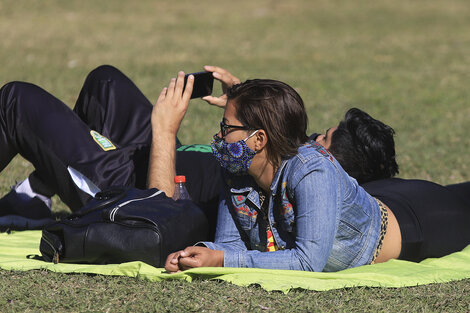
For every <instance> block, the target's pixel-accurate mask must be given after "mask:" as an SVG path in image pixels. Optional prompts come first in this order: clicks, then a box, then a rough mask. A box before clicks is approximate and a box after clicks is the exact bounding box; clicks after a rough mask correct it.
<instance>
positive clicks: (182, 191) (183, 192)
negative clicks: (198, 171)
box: [173, 175, 191, 201]
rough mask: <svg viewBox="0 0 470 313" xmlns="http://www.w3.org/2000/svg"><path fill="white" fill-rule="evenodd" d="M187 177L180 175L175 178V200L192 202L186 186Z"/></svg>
mask: <svg viewBox="0 0 470 313" xmlns="http://www.w3.org/2000/svg"><path fill="white" fill-rule="evenodd" d="M185 183H186V176H183V175H180V176H175V184H176V186H175V193H174V194H173V200H175V201H176V200H191V197H190V196H189V193H188V190H187V189H186V186H185Z"/></svg>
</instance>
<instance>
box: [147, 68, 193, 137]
mask: <svg viewBox="0 0 470 313" xmlns="http://www.w3.org/2000/svg"><path fill="white" fill-rule="evenodd" d="M193 84H194V76H192V75H190V76H189V77H188V82H187V84H186V88H185V90H184V92H183V87H184V72H179V73H178V78H172V79H171V81H170V84H169V85H168V87H166V88H163V90H162V92H161V93H160V96H159V97H158V99H157V103H156V104H155V105H154V106H153V110H152V119H151V122H152V134H153V137H155V136H156V135H157V136H159V135H162V134H164V135H166V134H170V135H174V136H175V137H176V133H177V132H178V129H179V127H180V125H181V121H182V120H183V117H184V115H185V114H186V111H187V110H188V103H189V100H190V98H191V93H192V91H193Z"/></svg>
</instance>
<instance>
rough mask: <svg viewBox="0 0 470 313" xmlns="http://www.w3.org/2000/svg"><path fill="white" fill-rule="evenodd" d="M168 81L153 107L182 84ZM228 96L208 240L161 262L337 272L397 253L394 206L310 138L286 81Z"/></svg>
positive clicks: (257, 84)
mask: <svg viewBox="0 0 470 313" xmlns="http://www.w3.org/2000/svg"><path fill="white" fill-rule="evenodd" d="M214 76H215V75H214ZM215 77H216V76H215ZM216 78H217V77H216ZM178 79H179V78H178ZM175 86H178V80H177V81H176V83H175V82H173V81H172V83H171V84H170V86H169V88H168V89H167V90H164V91H163V92H162V95H161V98H159V101H157V105H156V108H155V109H154V111H158V110H161V111H162V112H163V111H164V110H165V101H166V100H165V98H166V97H168V96H166V95H167V94H168V93H170V98H173V97H174V94H178V93H181V88H182V86H180V87H179V89H178V87H175ZM185 93H186V91H185ZM226 96H227V104H226V107H225V112H224V117H223V120H222V122H221V124H220V128H221V129H220V132H219V133H218V134H217V135H215V136H214V139H213V142H212V147H213V151H214V155H215V156H216V158H217V159H218V160H219V162H220V164H221V166H222V168H223V169H224V170H223V171H224V174H223V177H224V186H223V188H222V189H223V191H222V194H221V199H220V205H219V214H218V221H217V231H216V237H215V241H214V242H213V243H210V242H203V243H200V244H199V245H202V246H194V247H188V248H186V249H185V250H183V251H178V252H175V253H173V254H171V255H170V256H169V257H168V259H167V263H166V266H165V267H166V269H167V270H168V271H170V272H176V271H179V270H182V269H187V268H192V267H199V266H226V267H257V268H272V269H292V270H306V271H337V270H341V269H345V268H349V267H355V266H360V265H364V264H370V263H372V262H383V261H386V260H388V259H391V258H396V257H398V255H399V254H400V232H399V227H398V224H397V221H396V219H395V217H394V215H393V213H392V212H391V211H390V210H389V209H388V208H387V207H386V206H385V205H384V204H383V203H381V202H380V201H379V200H377V199H374V198H373V197H371V196H370V195H369V194H367V193H366V192H365V191H364V190H363V189H362V188H361V187H360V186H359V185H358V184H357V182H356V181H355V180H354V179H353V178H351V177H350V176H348V175H347V174H346V173H345V172H344V170H343V169H342V168H341V166H340V165H339V164H338V162H337V161H336V160H335V159H334V157H333V156H332V155H330V154H329V152H328V151H327V150H326V149H324V148H323V147H322V146H321V145H319V144H316V143H314V142H308V137H307V135H306V128H307V114H306V112H305V108H304V104H303V101H302V99H301V98H300V96H299V95H298V94H297V92H296V91H295V90H294V89H292V88H291V87H290V86H288V85H286V84H284V83H281V82H278V81H273V80H251V81H247V82H245V83H242V84H238V85H235V86H233V87H232V88H230V89H229V90H228V91H227V94H226ZM169 102H171V101H169ZM183 102H184V101H183ZM159 103H160V104H159ZM177 106H178V105H177ZM176 115H178V114H176ZM183 115H184V113H183ZM154 116H155V119H158V116H163V114H158V113H155V114H154ZM154 116H152V123H153V118H154ZM166 116H168V112H167V114H166ZM179 116H181V114H179ZM181 118H182V117H181ZM155 124H157V123H155ZM177 125H179V123H178V124H177ZM158 131H159V132H156V131H155V132H154V133H155V134H162V132H163V134H164V133H165V130H164V129H162V128H160V129H159V130H158ZM158 136H162V140H163V138H165V135H158ZM158 136H156V137H158ZM167 137H168V136H167ZM168 138H169V137H168ZM168 138H167V139H168ZM156 139H158V138H156ZM162 140H161V141H162ZM157 141H158V140H157ZM152 151H153V149H152ZM155 153H157V151H155ZM160 160H162V159H161V158H160ZM158 163H159V164H161V163H162V162H158ZM150 172H152V168H151V167H150ZM156 172H158V171H156ZM149 177H154V176H153V175H150V176H149ZM149 179H150V178H149ZM168 181H169V180H168ZM149 185H152V184H149ZM158 186H160V189H163V188H161V185H158ZM170 188H171V187H170ZM167 193H170V194H171V190H169V192H167ZM387 225H388V226H387ZM385 230H386V231H385ZM204 246H205V247H204Z"/></svg>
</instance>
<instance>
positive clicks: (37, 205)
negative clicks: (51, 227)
mask: <svg viewBox="0 0 470 313" xmlns="http://www.w3.org/2000/svg"><path fill="white" fill-rule="evenodd" d="M54 221H55V219H54V218H53V217H52V214H51V210H50V209H49V207H48V206H47V205H46V204H45V203H44V201H42V200H41V199H39V198H37V197H34V198H31V199H30V200H27V201H25V200H23V199H21V197H20V196H19V195H18V194H17V193H16V191H15V190H13V189H12V190H11V191H10V192H9V193H8V194H6V195H5V196H4V197H3V198H1V199H0V231H7V230H26V229H41V228H43V227H44V226H46V225H48V224H50V223H52V222H54Z"/></svg>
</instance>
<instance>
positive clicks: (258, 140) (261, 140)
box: [255, 129, 268, 151]
mask: <svg viewBox="0 0 470 313" xmlns="http://www.w3.org/2000/svg"><path fill="white" fill-rule="evenodd" d="M267 143H268V136H267V135H266V132H265V131H264V130H263V129H259V130H258V132H257V133H256V134H255V151H260V150H263V148H264V147H265V146H266V144H267Z"/></svg>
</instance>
